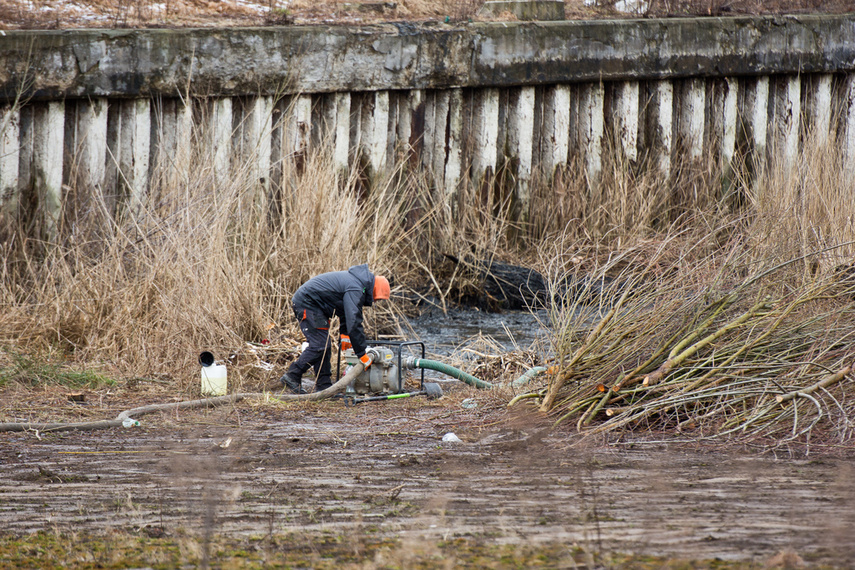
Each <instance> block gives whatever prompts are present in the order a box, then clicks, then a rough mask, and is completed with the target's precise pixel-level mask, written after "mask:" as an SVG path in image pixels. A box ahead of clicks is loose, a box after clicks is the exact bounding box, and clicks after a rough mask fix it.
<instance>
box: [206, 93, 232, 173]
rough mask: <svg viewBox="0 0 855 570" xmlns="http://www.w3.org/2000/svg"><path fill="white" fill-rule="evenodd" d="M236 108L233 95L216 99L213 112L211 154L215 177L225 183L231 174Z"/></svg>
mask: <svg viewBox="0 0 855 570" xmlns="http://www.w3.org/2000/svg"><path fill="white" fill-rule="evenodd" d="M233 125H234V109H233V108H232V98H231V97H220V98H218V99H215V100H214V105H213V109H212V112H211V144H212V145H213V147H214V148H212V149H211V151H212V152H211V154H212V156H213V158H214V178H215V180H216V182H217V183H218V184H223V183H224V182H225V181H226V180H227V179H228V176H229V168H230V167H231V162H230V161H231V155H232V134H233V131H234V126H233Z"/></svg>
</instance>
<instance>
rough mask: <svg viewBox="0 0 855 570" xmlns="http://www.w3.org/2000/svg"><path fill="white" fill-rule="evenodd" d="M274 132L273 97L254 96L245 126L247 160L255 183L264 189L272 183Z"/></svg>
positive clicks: (250, 102)
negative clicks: (272, 139)
mask: <svg viewBox="0 0 855 570" xmlns="http://www.w3.org/2000/svg"><path fill="white" fill-rule="evenodd" d="M272 133H273V99H271V98H270V97H253V98H252V99H251V100H250V101H249V109H248V113H247V117H246V125H245V127H244V143H245V145H246V146H245V151H246V156H245V158H246V160H249V161H250V173H251V176H252V179H253V181H254V183H257V184H258V185H259V186H260V187H261V188H262V189H264V188H267V187H268V186H269V185H270V149H271V136H272Z"/></svg>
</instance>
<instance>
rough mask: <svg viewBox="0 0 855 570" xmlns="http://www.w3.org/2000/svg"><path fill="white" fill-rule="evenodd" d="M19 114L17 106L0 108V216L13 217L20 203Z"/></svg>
mask: <svg viewBox="0 0 855 570" xmlns="http://www.w3.org/2000/svg"><path fill="white" fill-rule="evenodd" d="M20 121H21V112H20V109H19V108H18V107H17V106H13V105H4V106H0V214H2V215H3V216H4V217H5V216H6V215H9V216H15V215H16V213H17V210H18V204H19V203H20V200H21V198H20V189H19V187H18V186H19V183H18V167H19V163H20V155H21V153H20V137H21V129H20Z"/></svg>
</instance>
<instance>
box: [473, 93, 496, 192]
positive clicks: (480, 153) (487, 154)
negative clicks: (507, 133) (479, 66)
mask: <svg viewBox="0 0 855 570" xmlns="http://www.w3.org/2000/svg"><path fill="white" fill-rule="evenodd" d="M474 99H475V101H474V105H475V108H474V109H473V124H472V138H473V143H474V145H475V148H474V152H473V156H472V181H473V183H474V184H475V185H476V186H477V185H480V183H481V181H482V180H483V179H484V177H485V176H490V177H492V176H494V175H495V174H496V158H497V157H498V140H499V90H498V89H494V88H487V89H479V90H478V91H477V92H476V93H475V97H474Z"/></svg>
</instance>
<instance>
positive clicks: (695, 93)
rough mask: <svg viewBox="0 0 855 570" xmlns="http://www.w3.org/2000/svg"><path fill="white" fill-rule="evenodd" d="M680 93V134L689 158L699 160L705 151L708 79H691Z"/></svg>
mask: <svg viewBox="0 0 855 570" xmlns="http://www.w3.org/2000/svg"><path fill="white" fill-rule="evenodd" d="M680 94H681V97H680V102H679V108H680V135H681V137H682V139H683V144H684V146H685V150H686V152H687V153H688V158H690V159H691V160H698V159H700V158H701V157H702V156H703V153H704V126H705V124H706V114H705V107H706V95H707V90H706V81H704V80H703V79H689V80H687V81H686V82H685V84H684V85H683V89H681V90H680Z"/></svg>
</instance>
